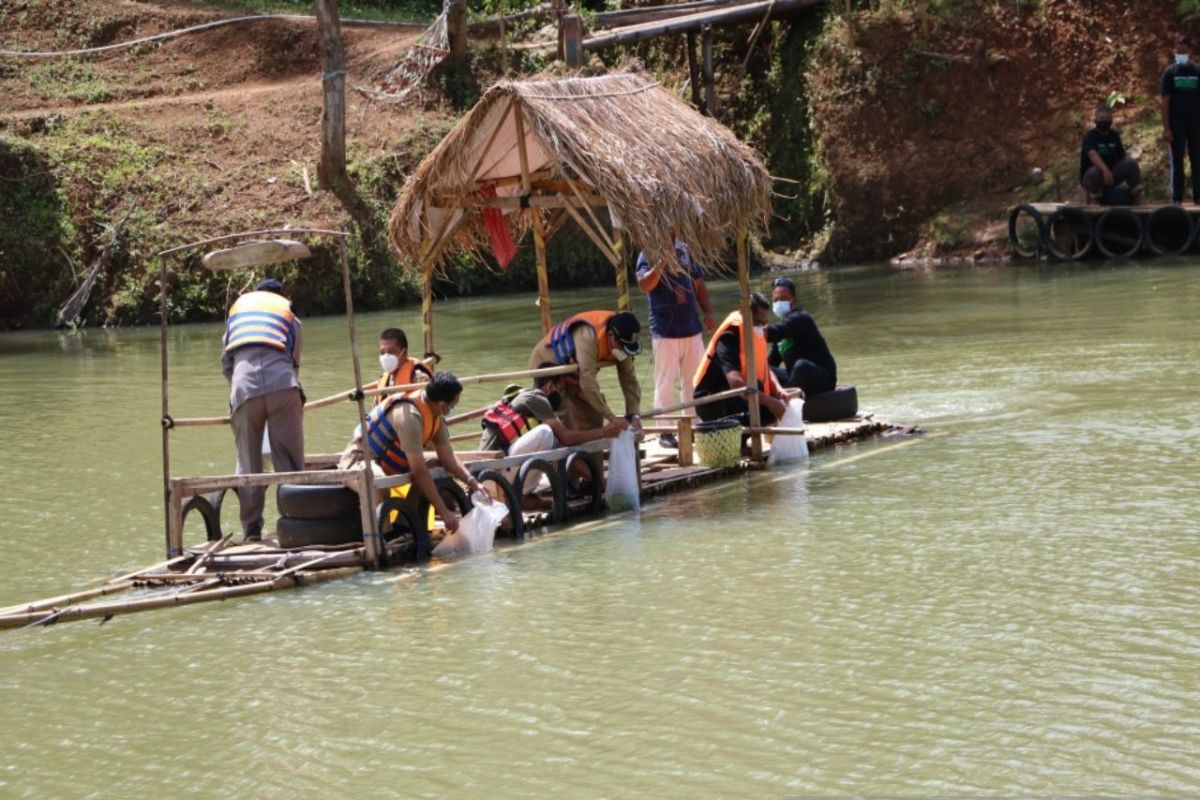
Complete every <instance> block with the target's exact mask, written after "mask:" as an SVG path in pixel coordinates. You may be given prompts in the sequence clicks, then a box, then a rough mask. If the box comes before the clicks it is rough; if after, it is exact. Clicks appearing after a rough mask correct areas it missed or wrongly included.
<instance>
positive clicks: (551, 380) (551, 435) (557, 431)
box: [479, 362, 621, 456]
mask: <svg viewBox="0 0 1200 800" xmlns="http://www.w3.org/2000/svg"><path fill="white" fill-rule="evenodd" d="M553 366H556V365H555V364H552V363H550V362H545V363H542V364H539V365H538V369H545V368H547V367H553ZM565 377H566V376H565V375H546V376H543V377H541V378H536V379H534V382H533V388H532V389H525V390H523V391H521V392H518V393H517V394H516V395H515V396H513V397H511V398H510V397H505V398H504V399H502V400H501V401H500V402H498V403H496V405H494V406H492V407H491V408H489V409H488V410H487V413H485V414H484V415H483V422H482V426H483V436H482V437H481V438H480V440H479V449H480V450H500V451H502V452H503V453H504V454H505V455H513V456H519V455H524V454H526V453H536V452H539V451H542V450H553V449H554V448H556V447H573V446H575V445H579V444H584V443H585V442H592V441H595V440H596V439H607V438H610V437H612V436H616V435H617V434H618V433H620V432H621V431H620V428H618V427H617V425H616V423H614V422H609V423H606V424H605V425H604V426H603V427H601V428H588V429H587V430H582V431H575V430H571V429H570V428H568V427H567V426H566V425H564V424H563V421H562V420H561V419H559V418H558V413H557V412H558V409H559V408H560V407H561V406H562V390H563V383H564V381H563V378H565Z"/></svg>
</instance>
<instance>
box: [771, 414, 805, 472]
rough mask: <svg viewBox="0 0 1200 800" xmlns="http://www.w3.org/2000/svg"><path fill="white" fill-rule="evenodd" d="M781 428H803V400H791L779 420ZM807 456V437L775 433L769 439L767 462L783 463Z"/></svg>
mask: <svg viewBox="0 0 1200 800" xmlns="http://www.w3.org/2000/svg"><path fill="white" fill-rule="evenodd" d="M779 427H781V428H799V429H803V428H804V401H803V400H799V399H797V400H793V401H791V402H790V403H788V407H787V411H786V412H784V414H783V418H782V419H780V420H779ZM806 458H808V439H806V438H805V437H803V436H798V435H794V434H777V435H775V436H774V437H772V439H771V452H770V454H769V458H768V460H769V462H770V463H772V464H783V463H786V462H788V461H803V460H804V459H806Z"/></svg>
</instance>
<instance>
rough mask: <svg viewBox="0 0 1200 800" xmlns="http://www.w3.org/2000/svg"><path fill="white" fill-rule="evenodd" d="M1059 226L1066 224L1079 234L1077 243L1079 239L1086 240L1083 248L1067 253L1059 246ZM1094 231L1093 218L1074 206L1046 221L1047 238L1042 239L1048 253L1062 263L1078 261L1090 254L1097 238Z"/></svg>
mask: <svg viewBox="0 0 1200 800" xmlns="http://www.w3.org/2000/svg"><path fill="white" fill-rule="evenodd" d="M1058 224H1065V225H1067V226H1069V227H1070V228H1071V229H1072V230H1073V231H1075V232H1077V238H1076V243H1078V240H1079V238H1084V239H1086V241H1085V242H1084V243H1083V247H1081V248H1079V249H1078V250H1073V251H1071V252H1067V251H1065V250H1063V249H1062V248H1060V247H1059V246H1058V242H1056V241H1055V240H1054V228H1055V226H1056V225H1058ZM1093 233H1094V232H1093V231H1092V218H1091V217H1090V216H1088V214H1087V212H1086V211H1084V210H1083V209H1080V208H1075V207H1073V206H1064V207H1062V208H1060V209H1058V210H1057V211H1055V212H1054V213H1053V214H1051V215H1050V218H1049V219H1048V220H1046V230H1045V236H1043V237H1042V246H1043V247H1045V248H1046V252H1048V253H1049V254H1050V255H1052V256H1054V257H1055V258H1057V259H1059V260H1060V261H1077V260H1079V259H1081V258H1083V257H1084V256H1086V255H1087V254H1088V253H1089V252H1091V249H1092V245H1093V243H1094V242H1093V240H1094V239H1095V236H1094V235H1093Z"/></svg>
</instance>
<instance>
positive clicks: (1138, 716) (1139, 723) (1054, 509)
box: [0, 263, 1200, 798]
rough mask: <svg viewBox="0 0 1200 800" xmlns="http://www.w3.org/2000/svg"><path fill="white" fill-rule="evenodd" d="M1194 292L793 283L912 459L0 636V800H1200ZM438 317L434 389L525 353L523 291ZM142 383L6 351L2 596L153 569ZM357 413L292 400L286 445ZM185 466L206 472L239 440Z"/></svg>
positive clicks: (336, 427) (1154, 275)
mask: <svg viewBox="0 0 1200 800" xmlns="http://www.w3.org/2000/svg"><path fill="white" fill-rule="evenodd" d="M1198 269H1200V265H1197V264H1191V263H1181V264H1171V265H1153V264H1144V265H1138V266H1129V265H1125V266H1113V265H1093V266H1081V267H1019V268H1014V267H1004V268H995V269H972V270H962V271H940V272H919V271H914V272H894V271H890V270H887V269H882V268H862V269H842V270H834V271H822V272H814V273H806V274H802V275H799V276H797V280H798V282H799V284H800V295H801V298H802V300H803V302H804V303H805V305H806V306H807V307H808V308H810V309H811V310H813V311H814V313H815V315H816V317H817V319H818V321H819V322H820V324H821V326H822V329H823V332H824V333H825V335H826V338H827V339H828V340H829V341H830V344H831V346H832V347H833V349H834V352H835V355H836V356H837V358H838V363H839V368H840V371H841V374H842V377H843V379H844V380H847V381H850V382H854V383H856V384H857V385H858V387H859V393H860V397H861V399H862V406H863V407H864V409H866V410H868V411H873V412H875V413H876V415H878V416H880V417H883V418H886V419H890V420H895V421H900V422H905V423H916V424H919V425H921V426H922V428H924V429H925V430H926V431H928V435H927V436H926V437H925V438H924V439H923V440H919V441H916V442H914V443H912V444H909V445H905V446H901V447H889V446H888V445H885V444H872V443H867V444H861V445H851V446H847V447H843V448H840V449H838V450H836V451H832V452H828V453H823V454H820V455H818V456H815V457H814V458H813V459H812V460H811V463H810V464H809V465H808V466H806V467H793V468H790V469H786V470H773V471H767V472H764V473H761V474H755V475H753V476H750V477H745V478H739V479H736V480H733V481H731V482H727V483H724V484H718V485H713V486H711V487H709V488H705V489H702V490H698V491H695V492H692V493H689V494H681V495H672V496H669V497H668V498H665V499H663V500H657V501H651V502H650V503H648V504H647V506H646V507H645V509H644V511H643V513H642V514H641V516H640V517H635V516H631V515H624V516H616V517H610V518H607V519H604V520H602V521H600V522H596V523H591V524H590V527H589V528H587V529H585V530H581V531H574V530H564V531H559V532H556V533H551V534H549V535H546V536H538V537H535V538H534V539H533V540H532V542H531V543H529V544H526V545H523V546H520V547H501V548H500V549H499V550H498V551H496V552H493V553H490V554H486V555H483V556H478V557H474V558H470V559H467V560H464V561H461V562H458V563H455V564H452V565H449V566H445V567H440V568H437V567H435V568H428V569H419V570H407V571H403V572H392V573H384V574H364V575H362V576H360V577H356V578H351V579H348V580H344V581H341V582H336V583H333V584H326V585H323V586H318V587H310V588H307V589H301V590H293V591H288V592H280V593H276V594H272V595H265V596H261V597H257V598H249V599H244V600H238V601H229V602H224V603H216V604H207V605H201V606H194V607H190V608H184V609H174V610H169V611H158V612H152V613H149V614H144V615H135V616H128V617H118V618H116V619H114V620H113V621H111V622H109V623H107V624H105V625H103V626H99V625H97V624H95V623H78V624H69V625H61V626H56V627H51V628H35V629H32V630H20V631H10V632H4V633H0V797H3V798H26V797H30V798H34V797H36V798H43V797H45V798H84V797H87V798H92V797H96V798H108V797H121V798H123V797H139V796H140V797H159V796H175V797H213V798H216V797H229V796H237V797H246V798H275V797H279V798H285V797H286V798H291V797H297V796H299V797H348V798H382V797H463V798H467V797H470V798H478V797H486V798H526V797H547V796H555V797H564V798H576V797H578V798H592V797H596V798H599V797H621V798H648V797H655V798H674V797H681V798H696V797H764V798H786V797H805V796H814V795H820V796H844V795H887V796H905V797H929V796H943V797H944V796H964V795H971V796H1018V795H1019V796H1048V795H1075V796H1079V795H1097V794H1100V795H1108V796H1115V795H1120V796H1130V795H1137V796H1178V795H1197V794H1200V758H1198V756H1200V592H1198V589H1200V571H1198V567H1200V521H1198V517H1200V514H1198V511H1200V501H1197V498H1196V475H1197V456H1196V453H1197V444H1198V440H1200V425H1198V424H1197V423H1198V421H1200V399H1198V398H1200V377H1198V375H1200V373H1198V370H1197V363H1198V360H1200V348H1198V346H1197V339H1196V333H1197V329H1196V320H1197V311H1198V309H1200V272H1198V271H1197V270H1198ZM757 283H759V284H762V283H764V281H761V280H760V281H758V282H757ZM714 289H715V291H714V296H715V298H716V301H717V305H718V307H719V308H727V307H730V306H731V305H732V304H733V303H734V298H735V287H734V286H733V285H732V284H728V283H722V284H717V285H715V287H714ZM554 302H555V305H554V312H555V317H556V318H557V317H561V316H563V315H565V314H566V313H568V312H570V311H575V310H580V309H583V308H588V307H603V306H606V305H609V304H611V302H612V292H611V291H601V290H592V291H585V292H556V293H555V295H554ZM644 308H645V306H644V302H643V303H641V305H640V306H638V308H637V310H638V311H639V312H641V313H642V314H643V319H644ZM397 323H399V324H400V325H402V326H403V327H405V328H406V329H408V330H409V332H410V334H411V335H413V337H414V340H415V339H418V338H419V330H420V322H419V310H418V309H415V308H412V309H404V310H403V311H401V312H399V313H396V314H386V315H381V314H372V315H364V316H363V317H361V319H360V328H359V329H360V331H361V332H363V333H362V337H361V341H360V350H361V352H362V354H363V355H364V357H365V359H366V362H365V363H366V364H367V365H368V370H367V372H368V377H372V378H373V377H376V370H377V367H376V366H375V358H374V352H373V348H374V335H375V333H376V332H377V331H378V330H379V329H381V328H383V327H385V326H389V325H393V324H397ZM436 323H437V326H438V327H437V332H438V349H439V350H440V352H441V353H442V354H443V356H445V358H446V362H445V365H446V366H448V367H451V368H453V369H454V370H455V371H457V372H459V373H460V374H475V373H478V372H484V371H494V370H497V369H507V368H522V367H524V365H525V360H526V358H527V355H528V352H529V347H530V345H531V342H532V341H533V340H534V339H536V338H537V335H538V316H537V310H536V308H535V307H534V305H533V298H532V297H530V296H528V295H523V296H516V297H506V298H499V299H475V300H465V301H455V302H445V303H440V304H438V305H437V307H436ZM219 331H220V327H219V326H218V325H195V326H180V327H178V328H174V329H173V331H172V338H171V348H172V350H171V353H172V363H173V368H174V371H173V373H172V387H173V392H174V397H175V402H174V403H173V405H172V411H173V413H175V414H176V415H210V414H218V413H221V412H222V411H223V409H224V408H225V404H226V388H225V384H224V381H223V379H222V378H221V375H220V371H219V365H218V361H219V342H218V340H219ZM305 331H306V335H305V339H306V357H305V364H304V368H303V371H302V377H303V379H304V382H305V387H306V389H307V391H308V394H309V396H310V397H317V396H322V395H325V394H329V393H332V392H334V391H337V390H339V389H342V388H345V387H346V386H348V385H350V384H351V383H352V380H351V372H350V369H349V366H348V364H349V359H348V355H349V348H348V345H347V343H346V337H345V335H344V323H343V322H342V321H340V320H338V319H334V318H331V319H311V320H307V321H306V323H305ZM641 361H642V362H643V363H641V365H640V368H639V372H640V374H641V375H642V377H643V385H644V386H646V387H649V386H650V383H651V381H650V374H651V364H650V362H649V359H648V358H643V359H641ZM158 370H159V352H158V331H157V330H156V329H155V330H122V331H115V332H111V331H87V332H84V333H81V334H57V333H46V332H40V333H26V334H13V335H5V336H2V337H0V456H2V457H3V465H4V466H3V475H4V483H3V488H2V489H0V531H2V532H3V549H2V550H0V552H2V553H3V558H2V561H0V605H8V604H11V603H17V602H20V601H22V600H30V599H33V598H35V597H41V596H47V595H52V594H58V593H61V592H64V591H68V590H70V589H73V588H80V587H83V586H86V585H90V584H93V583H95V582H97V581H99V580H101V579H103V578H105V577H107V576H110V575H112V574H115V573H117V572H119V571H121V570H122V569H124V568H130V567H135V566H138V565H141V564H147V563H150V562H153V561H156V560H158V559H160V558H161V557H162V553H163V536H162V519H163V517H162V508H161V483H160V479H161V478H160V461H159V459H160V450H159V425H158V417H159V393H158V374H159V373H158ZM494 392H495V388H494V387H493V388H492V389H485V388H480V387H472V388H471V389H469V390H468V392H467V393H466V395H465V396H464V400H463V403H464V405H463V408H472V407H476V406H478V405H481V404H483V403H484V402H485V401H486V400H488V399H490V397H491V395H492V394H493V393H494ZM646 394H647V396H648V395H649V389H648V388H647V391H646ZM618 396H619V395H618ZM353 423H354V419H353V411H352V409H351V408H350V407H349V406H348V405H347V406H343V407H340V408H336V409H328V410H324V411H321V412H317V413H315V414H313V415H311V416H310V419H309V421H308V423H307V427H308V449H309V450H310V451H313V452H318V451H320V452H330V451H334V450H338V449H340V448H341V446H342V445H343V444H344V441H345V438H346V436H347V434H348V432H349V430H350V428H351V427H352V426H353ZM173 447H174V453H175V463H174V471H175V473H176V474H208V473H224V472H231V471H232V467H233V450H232V440H231V437H230V435H229V433H228V431H226V430H221V429H204V430H186V431H182V432H180V433H179V434H178V435H177V436H175V437H174V439H173ZM233 511H234V509H232V508H231V509H226V519H225V523H226V526H227V527H230V526H232V525H234V524H235V522H236V520H235V518H234V517H235V515H234V513H232V512H233ZM198 535H199V526H198V525H197V524H196V523H190V525H189V536H190V538H192V539H195V538H196V537H197V536H198Z"/></svg>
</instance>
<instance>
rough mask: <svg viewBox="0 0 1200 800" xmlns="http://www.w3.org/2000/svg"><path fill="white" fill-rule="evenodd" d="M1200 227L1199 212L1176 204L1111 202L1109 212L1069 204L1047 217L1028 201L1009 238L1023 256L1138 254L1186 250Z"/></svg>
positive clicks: (1014, 215) (1017, 212) (1013, 218)
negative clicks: (1197, 219) (1196, 212)
mask: <svg viewBox="0 0 1200 800" xmlns="http://www.w3.org/2000/svg"><path fill="white" fill-rule="evenodd" d="M1197 230H1198V226H1197V224H1196V216H1195V213H1194V212H1191V213H1189V211H1188V210H1187V209H1185V208H1184V207H1183V206H1180V205H1175V204H1168V205H1160V206H1156V207H1149V206H1127V205H1111V206H1108V207H1105V208H1104V210H1103V211H1100V210H1099V209H1098V208H1096V207H1092V206H1087V207H1084V206H1070V205H1063V206H1060V207H1058V208H1056V209H1055V210H1054V211H1053V212H1051V213H1050V214H1049V215H1048V216H1046V215H1043V214H1042V212H1041V211H1039V210H1038V209H1037V208H1035V207H1034V206H1033V205H1030V204H1027V203H1022V204H1021V205H1018V206H1016V207H1015V208H1013V210H1012V212H1011V213H1010V214H1009V217H1008V238H1009V241H1010V242H1011V244H1012V248H1013V252H1014V253H1015V254H1016V255H1017V256H1018V257H1020V258H1035V257H1037V256H1038V255H1039V254H1041V253H1046V254H1048V255H1050V256H1051V257H1053V258H1056V259H1059V260H1062V261H1074V260H1076V259H1080V258H1083V257H1085V256H1087V255H1089V254H1095V255H1099V256H1102V257H1105V258H1132V257H1133V256H1136V255H1138V254H1139V253H1142V252H1149V253H1151V254H1153V255H1155V256H1178V255H1183V254H1184V253H1187V252H1189V251H1190V250H1191V249H1192V247H1193V246H1194V245H1195V243H1196V237H1197Z"/></svg>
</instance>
